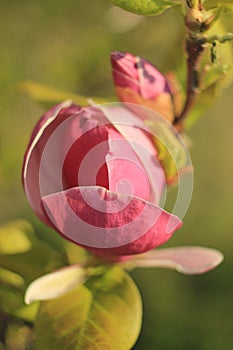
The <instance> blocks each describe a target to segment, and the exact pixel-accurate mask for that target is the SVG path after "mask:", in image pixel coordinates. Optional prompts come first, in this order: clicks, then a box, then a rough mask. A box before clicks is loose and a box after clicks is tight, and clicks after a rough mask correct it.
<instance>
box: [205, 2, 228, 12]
mask: <svg viewBox="0 0 233 350" xmlns="http://www.w3.org/2000/svg"><path fill="white" fill-rule="evenodd" d="M204 6H205V9H206V10H208V9H214V8H217V7H219V6H222V7H223V8H227V9H230V10H233V3H232V0H223V1H220V0H205V2H204Z"/></svg>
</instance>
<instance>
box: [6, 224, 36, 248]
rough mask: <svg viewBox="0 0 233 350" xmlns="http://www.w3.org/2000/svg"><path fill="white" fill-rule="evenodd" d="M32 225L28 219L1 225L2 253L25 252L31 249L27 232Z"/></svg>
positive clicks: (30, 229)
mask: <svg viewBox="0 0 233 350" xmlns="http://www.w3.org/2000/svg"><path fill="white" fill-rule="evenodd" d="M31 231H32V227H31V225H29V224H28V223H27V222H26V221H23V220H21V221H13V222H11V223H9V224H6V225H4V226H1V227H0V255H5V254H7V255H8V254H16V253H25V252H27V251H28V250H30V249H31V242H30V240H29V239H28V237H27V235H26V232H28V233H29V232H31Z"/></svg>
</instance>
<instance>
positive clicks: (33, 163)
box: [22, 101, 80, 225]
mask: <svg viewBox="0 0 233 350" xmlns="http://www.w3.org/2000/svg"><path fill="white" fill-rule="evenodd" d="M79 110H80V107H78V106H76V105H74V104H72V102H70V101H66V102H64V103H61V104H59V105H56V106H54V107H53V108H52V109H51V110H49V111H48V112H47V113H46V114H45V115H44V116H43V117H42V118H41V119H40V120H39V122H38V123H37V125H36V127H35V128H34V131H33V133H32V136H31V139H30V142H29V145H28V148H27V150H26V153H25V156H24V164H23V172H22V177H23V185H24V189H25V192H26V195H27V198H28V201H29V203H30V205H31V207H32V208H33V210H34V211H35V213H36V214H37V215H38V217H39V218H40V219H41V220H42V221H43V222H44V223H46V224H49V225H50V223H49V221H48V219H47V218H46V216H45V214H44V212H43V208H42V206H41V194H40V173H39V169H40V161H41V158H42V155H43V151H44V147H45V145H46V143H47V141H48V140H49V137H50V136H51V134H52V133H53V131H54V130H55V129H56V128H57V127H58V126H59V124H60V123H62V122H63V121H64V119H65V118H67V117H69V116H70V115H71V114H74V113H75V112H76V113H77V111H79Z"/></svg>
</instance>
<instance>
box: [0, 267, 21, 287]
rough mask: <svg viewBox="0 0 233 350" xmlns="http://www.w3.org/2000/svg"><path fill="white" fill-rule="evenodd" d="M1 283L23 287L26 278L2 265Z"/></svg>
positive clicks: (0, 271) (0, 268)
mask: <svg viewBox="0 0 233 350" xmlns="http://www.w3.org/2000/svg"><path fill="white" fill-rule="evenodd" d="M0 283H6V284H10V285H13V286H15V287H22V286H23V284H24V280H23V278H22V277H21V276H19V275H17V274H16V273H14V272H11V271H9V270H6V269H4V268H2V267H0Z"/></svg>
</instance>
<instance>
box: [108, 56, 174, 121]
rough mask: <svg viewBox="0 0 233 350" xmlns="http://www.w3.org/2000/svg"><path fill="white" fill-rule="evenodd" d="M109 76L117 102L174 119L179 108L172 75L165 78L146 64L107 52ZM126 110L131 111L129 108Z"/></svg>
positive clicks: (170, 119)
mask: <svg viewBox="0 0 233 350" xmlns="http://www.w3.org/2000/svg"><path fill="white" fill-rule="evenodd" d="M111 62H112V75H113V80H114V84H115V88H116V94H117V96H118V98H119V99H120V101H122V102H128V103H133V104H139V105H142V106H145V107H148V108H150V109H152V110H154V111H156V112H158V113H160V114H161V115H162V116H163V117H164V118H166V119H167V120H168V121H170V122H172V121H173V120H174V114H175V112H176V111H177V108H179V106H178V104H179V102H180V101H179V98H177V97H178V92H177V89H178V88H177V83H176V80H175V77H174V75H173V74H171V73H170V74H169V75H168V76H167V77H165V76H164V75H163V74H162V73H160V72H159V70H158V69H157V68H155V67H154V66H153V65H152V64H151V63H150V62H148V61H147V60H146V59H144V58H142V57H138V56H134V55H132V54H131V53H123V52H119V51H113V52H112V53H111ZM128 107H129V108H132V109H133V108H134V106H133V105H132V106H131V107H130V105H129V106H128Z"/></svg>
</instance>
